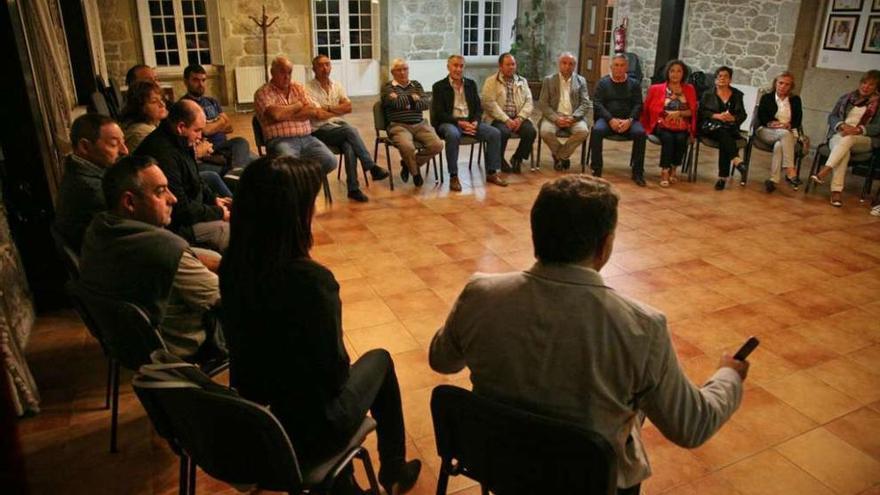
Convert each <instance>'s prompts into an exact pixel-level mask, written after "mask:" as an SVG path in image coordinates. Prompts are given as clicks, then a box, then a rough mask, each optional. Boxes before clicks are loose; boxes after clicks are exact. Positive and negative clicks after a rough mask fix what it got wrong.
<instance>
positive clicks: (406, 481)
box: [379, 459, 422, 495]
mask: <svg viewBox="0 0 880 495" xmlns="http://www.w3.org/2000/svg"><path fill="white" fill-rule="evenodd" d="M421 470H422V461H420V460H418V459H413V460H411V461H409V462H407V463H405V464H404V465H403V466H401V467H400V468H399V469H398V470H397V472H396V473H388V471H385V470H382V469H380V470H379V484H380V485H382V488H384V489H385V491H386V492H387V493H388V495H403V494H404V493H407V492H409V491H410V490H412V488H413V486H415V484H416V481H418V479H419V472H421Z"/></svg>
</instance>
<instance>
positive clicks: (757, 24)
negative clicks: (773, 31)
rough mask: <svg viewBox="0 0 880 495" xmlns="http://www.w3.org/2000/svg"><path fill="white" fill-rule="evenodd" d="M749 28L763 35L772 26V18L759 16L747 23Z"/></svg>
mask: <svg viewBox="0 0 880 495" xmlns="http://www.w3.org/2000/svg"><path fill="white" fill-rule="evenodd" d="M749 25H750V27H751V28H752V29H754V30H755V31H758V32H759V33H764V32H767V31H769V30H770V28H771V26H772V25H773V18H771V17H770V16H767V15H759V16H756V17H755V18H753V19H752V22H751V23H749Z"/></svg>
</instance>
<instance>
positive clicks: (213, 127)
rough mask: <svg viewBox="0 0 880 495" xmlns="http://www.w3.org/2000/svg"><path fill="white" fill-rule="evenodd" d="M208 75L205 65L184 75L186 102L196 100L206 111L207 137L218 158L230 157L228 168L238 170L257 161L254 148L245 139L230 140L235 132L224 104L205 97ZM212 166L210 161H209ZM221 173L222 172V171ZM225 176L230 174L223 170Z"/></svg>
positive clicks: (185, 71)
mask: <svg viewBox="0 0 880 495" xmlns="http://www.w3.org/2000/svg"><path fill="white" fill-rule="evenodd" d="M207 79H208V74H207V72H206V71H205V68H204V67H202V66H201V65H196V64H194V65H190V66H188V67H187V68H186V69H184V71H183V82H184V84H186V95H184V96H183V98H184V99H187V100H192V101H194V102H196V103H198V104H199V106H200V107H202V110H204V111H205V118H206V119H207V121H208V123H207V125H206V126H205V130H204V137H205V139H206V140H208V141H210V142H211V144H212V145H213V147H214V154H215V155H217V154H221V155H224V156H227V155H228V156H229V163H228V165H229V166H231V167H233V168H237V167H244V166H246V165H247V164H248V163H250V162H251V160H254V159H255V158H256V157H255V156H253V155H251V150H250V145H248V142H247V140H246V139H244V138H241V137H234V138H231V139H230V138H227V137H226V134H228V133H230V132H232V122H231V121H230V120H229V116H228V115H226V113H225V112H224V111H223V107H222V106H220V102H219V101H217V100H216V99H214V98H211V97H210V96H205V81H206V80H207ZM206 161H208V162H211V161H210V160H206ZM218 172H220V171H218ZM223 172H226V171H225V170H223Z"/></svg>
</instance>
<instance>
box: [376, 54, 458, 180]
mask: <svg viewBox="0 0 880 495" xmlns="http://www.w3.org/2000/svg"><path fill="white" fill-rule="evenodd" d="M391 75H392V77H393V79H392V80H391V81H389V82H387V83H385V85H384V86H382V110H383V111H384V112H385V118H386V120H387V121H388V129H387V131H388V136H389V137H390V138H391V141H392V142H393V143H394V146H396V147H397V149H398V150H400V155H401V156H402V157H403V160H402V163H401V171H400V178H401V179H403V181H404V182H406V181H407V180H409V176H410V174H412V176H413V184H415V186H416V187H421V185H422V184H423V183H424V180H423V179H422V176H421V174H420V173H419V167H420V166H422V165H424V164H425V163H427V162H428V160H430V159H431V158H433V157H434V155H436V154H437V153H440V151H441V150H442V149H443V141H441V140H440V138H439V137H438V136H437V133H436V132H434V128H433V127H431V125H430V124H428V123H427V122H425V119H424V118H423V116H422V112H423V111H425V110H428V109H429V108H430V107H431V100H430V98H428V97H427V96H426V95H425V92H424V90H423V89H422V85H421V84H419V82H418V81H410V80H409V65H408V64H407V63H406V60H403V59H400V58H396V59H394V60H392V61H391ZM416 144H418V145H421V149H418V150H417V149H416Z"/></svg>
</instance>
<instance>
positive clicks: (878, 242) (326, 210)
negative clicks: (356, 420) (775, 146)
mask: <svg viewBox="0 0 880 495" xmlns="http://www.w3.org/2000/svg"><path fill="white" fill-rule="evenodd" d="M369 104H370V102H369V101H358V102H357V103H356V112H355V115H354V116H352V118H351V121H352V122H354V123H355V124H356V125H358V127H359V128H360V129H361V133H362V135H363V136H364V137H365V138H366V141H367V143H368V146H370V147H371V146H372V138H373V135H374V134H373V129H372V121H371V118H370V114H369ZM235 124H236V128H237V130H238V131H239V132H241V134H242V135H245V136H248V135H249V134H250V115H249V114H242V115H237V116H235ZM248 137H249V136H248ZM628 152H629V147H628V145H626V144H625V143H624V144H623V145H620V144H618V143H608V150H607V152H606V156H608V159H607V162H606V168H607V172H606V176H607V177H608V178H610V180H611V181H612V182H614V183H615V184H617V185H618V187H619V190H620V192H621V194H622V202H621V206H620V210H621V216H620V225H619V227H618V236H617V244H616V248H615V253H614V256H613V257H612V259H611V262H610V264H609V265H608V266H607V267H606V268H605V269H604V271H603V275H604V276H605V277H606V280H607V282H608V283H609V284H610V285H611V286H613V287H615V288H617V289H618V290H620V291H622V292H624V293H626V294H629V295H631V296H634V297H638V298H640V299H642V300H643V301H645V302H647V303H650V304H652V305H654V306H656V307H658V308H659V309H661V310H663V311H664V312H665V313H666V314H667V315H668V316H669V322H670V329H671V331H672V333H673V339H674V342H675V345H676V346H677V348H678V352H679V356H680V359H681V362H682V365H683V366H684V368H685V370H686V372H687V373H688V375H689V376H690V377H691V378H692V379H693V380H694V381H696V382H699V381H701V380H704V379H706V378H707V377H708V376H709V374H710V373H711V372H712V371H713V369H714V367H715V366H716V363H717V359H718V356H719V355H720V353H721V352H722V350H732V349H734V348H735V347H737V346H738V345H739V343H740V342H742V341H743V340H744V339H745V338H746V337H747V336H749V335H751V334H756V335H759V336H760V337H761V339H762V341H763V344H762V345H761V347H759V349H758V350H757V351H756V353H755V354H754V355H753V358H752V369H751V374H750V377H749V380H748V382H747V387H748V389H747V392H746V395H745V401H744V404H743V407H742V408H741V410H740V411H739V412H738V413H737V414H736V415H735V416H734V417H733V420H732V421H731V422H730V423H728V424H727V425H726V426H725V427H724V428H723V429H722V430H721V432H720V433H719V434H718V435H717V436H716V437H715V438H713V439H712V440H710V441H709V442H708V443H707V444H706V445H704V446H702V447H700V448H698V449H694V450H685V449H681V448H678V447H675V446H674V445H672V444H671V443H669V442H668V441H667V440H665V439H664V438H663V437H662V436H661V435H660V434H659V433H658V432H657V431H656V429H654V428H652V427H648V429H647V431H646V437H647V438H648V443H649V454H650V457H651V460H652V464H653V469H654V476H653V477H652V478H651V479H650V480H649V481H648V482H647V483H646V484H645V485H644V490H643V493H647V494H658V493H667V494H675V495H682V494H697V493H699V494H814V493H815V494H833V493H837V494H880V440H878V439H880V371H878V363H880V219H877V218H874V217H871V216H869V215H868V210H867V208H866V206H865V205H861V204H859V203H858V201H857V198H856V197H855V194H856V191H857V190H858V187H859V186H860V185H861V179H855V178H853V180H851V181H850V183H849V186H850V187H849V189H848V191H847V193H846V195H845V198H844V199H845V203H846V204H845V207H844V208H842V209H834V208H831V207H830V206H829V205H828V200H827V196H828V192H827V190H826V189H822V190H820V191H819V192H818V193H817V194H810V195H808V196H805V195H804V194H803V192H798V193H793V192H791V191H789V190H788V189H787V188H786V187H780V190H779V191H777V192H776V193H775V194H773V195H767V194H766V193H764V192H763V190H762V185H761V184H762V182H763V180H764V179H765V178H766V175H767V162H768V160H767V154H765V153H762V152H756V153H755V159H754V160H753V163H754V165H753V174H752V176H753V178H752V180H751V182H750V183H749V184H748V186H747V187H745V188H741V187H739V186H734V187H732V188H731V189H728V190H726V191H723V192H716V191H714V190H712V177H711V171H712V169H713V168H714V164H713V160H714V159H715V156H716V155H714V153H711V152H706V153H704V154H703V164H702V167H701V172H702V174H701V180H700V181H699V182H698V183H696V184H688V183H679V184H677V185H676V186H675V187H672V188H670V189H661V188H660V187H658V185H657V182H658V177H657V175H658V174H657V169H656V167H655V165H654V164H656V163H657V157H658V149H657V147H655V146H652V145H649V146H648V157H647V160H646V163H648V164H650V165H649V167H648V170H649V185H648V187H647V188H644V189H641V188H637V187H635V186H634V185H633V184H632V183H631V182H630V181H629V180H627V175H626V170H625V169H624V168H625V164H626V162H627V160H628ZM393 155H394V156H395V157H396V156H397V154H396V152H395V153H393ZM546 155H547V154H546V152H545V153H544V156H545V157H546ZM465 159H466V154H465V153H462V161H464V160H465ZM546 159H547V158H545V160H546ZM380 160H381V163H382V164H383V165H384V164H385V161H384V152H381V153H380ZM394 162H395V169H396V170H397V167H398V166H397V159H396V158H395V159H394ZM461 168H462V177H461V178H462V182H463V184H464V187H465V189H464V191H463V192H462V193H453V194H450V193H449V191H448V189H447V186H446V185H445V184H444V185H442V186H441V185H435V184H434V182H433V179H429V180H428V181H427V183H426V185H425V187H423V188H422V189H421V190H418V191H416V190H414V189H413V187H412V185H411V184H401V183H400V182H399V180H398V181H397V189H396V190H395V191H394V192H393V193H392V192H391V191H390V190H389V187H388V183H387V181H386V182H384V183H381V184H371V185H370V187H369V189H365V191H366V192H367V194H368V195H369V196H370V198H371V201H370V202H369V203H367V204H350V203H347V201H346V199H345V189H344V186H343V185H342V184H339V183H337V182H336V180H335V179H332V181H331V184H332V185H333V193H334V203H333V205H332V206H328V205H326V204H325V203H324V201H323V199H320V198H319V213H318V217H317V221H316V225H315V234H316V235H315V239H316V247H315V249H314V256H315V257H316V258H317V259H318V260H320V261H321V262H323V263H325V264H326V265H327V266H329V267H330V268H331V269H332V270H333V272H334V273H335V274H336V277H337V279H339V281H340V285H341V288H342V289H341V290H342V299H343V311H344V315H343V317H344V328H345V340H346V345H347V347H348V349H349V351H350V352H351V354H352V355H353V357H356V356H357V355H358V354H359V353H362V352H364V351H366V350H368V349H371V348H374V347H380V346H381V347H385V348H387V349H388V350H390V351H391V352H392V353H393V354H394V359H395V362H396V365H397V370H398V373H399V375H400V384H401V388H402V389H403V401H404V404H403V405H404V412H405V414H406V422H407V433H408V436H409V450H410V452H411V454H412V455H413V456H418V457H421V458H422V459H423V460H424V461H426V468H425V469H424V471H423V474H422V476H421V478H420V481H419V485H418V488H417V490H416V491H415V493H418V494H429V493H434V490H435V483H436V478H437V469H438V459H437V457H436V453H435V450H434V444H433V437H432V426H431V419H430V414H429V407H428V398H429V396H430V391H431V388H432V387H434V386H435V385H437V384H439V383H450V382H451V383H456V384H459V385H462V386H467V384H468V379H467V374H466V373H461V374H459V375H456V376H441V375H437V374H435V373H433V372H432V371H431V370H430V369H429V368H428V365H427V357H426V349H427V346H428V343H429V342H430V338H431V336H432V335H433V333H434V331H435V330H436V329H437V327H438V326H439V325H440V324H441V323H442V321H443V319H444V317H445V316H446V314H447V311H448V310H449V307H450V305H451V303H452V302H453V301H454V299H455V297H456V295H457V294H458V292H459V290H460V289H461V287H462V285H463V284H464V282H465V281H466V280H467V278H468V277H469V275H470V274H471V273H472V272H474V271H477V270H480V271H490V272H500V271H508V270H514V269H521V268H524V267H527V266H529V265H530V264H531V263H532V262H533V259H532V249H531V246H530V237H529V222H528V212H529V208H530V206H531V203H532V201H533V199H534V197H535V194H536V192H537V190H538V188H539V186H540V185H541V184H542V183H543V182H545V181H546V180H548V179H550V178H552V177H555V176H556V175H557V174H556V173H555V172H552V170H548V164H547V163H545V164H544V169H543V170H542V171H541V172H540V173H528V172H526V173H524V174H523V175H521V176H511V177H509V179H510V181H511V183H512V184H511V186H510V187H508V188H506V189H501V188H498V187H496V186H491V187H486V186H485V185H484V176H483V174H482V172H481V171H478V170H477V169H476V168H475V169H474V172H473V175H471V174H470V173H468V172H467V168H466V165H465V164H462V166H461ZM805 175H806V171H804V172H803V173H802V176H805ZM28 358H29V360H30V362H31V364H32V366H33V370H34V373H35V375H36V378H37V381H38V383H39V384H40V386H41V390H42V394H43V412H42V413H41V414H40V415H38V416H36V417H33V418H28V419H25V420H22V421H21V423H20V431H21V433H22V435H23V443H24V447H25V450H26V455H27V458H26V460H27V464H28V472H29V476H30V481H31V483H32V486H33V488H34V492H35V493H53V494H55V493H65V494H69V493H90V494H91V493H137V494H141V493H143V494H149V493H157V494H159V493H161V494H166V493H167V494H171V493H176V480H177V467H176V463H175V458H174V456H173V455H172V454H171V453H170V452H169V450H168V448H167V446H166V445H165V444H164V443H163V441H161V440H160V439H158V438H157V437H156V436H155V434H153V433H152V429H151V426H150V424H149V422H148V420H147V418H146V416H145V415H144V412H143V410H142V408H141V406H140V404H139V403H138V402H137V400H136V398H135V397H134V395H133V393H132V391H131V388H130V387H129V386H127V385H126V386H124V387H123V389H122V398H121V400H122V411H121V418H120V419H121V422H120V428H119V432H120V450H121V452H120V453H118V454H114V455H111V454H108V453H107V440H108V426H109V416H108V412H107V411H105V410H103V409H102V406H103V385H104V379H105V363H104V361H103V359H102V356H101V352H100V349H99V347H98V345H97V344H96V343H95V342H94V341H93V340H92V339H91V338H90V337H89V336H88V334H87V332H86V331H85V329H84V328H83V326H82V325H81V324H80V322H79V321H78V319H77V318H76V317H75V315H73V313H72V312H70V311H62V312H58V313H54V314H46V315H42V316H41V317H40V319H39V321H38V324H37V328H36V330H35V333H34V337H33V340H32V342H31V344H30V347H29V348H28ZM126 376H129V375H126ZM218 433H220V432H218ZM371 445H373V443H372V441H371ZM374 459H375V454H374ZM0 491H2V490H0ZM453 491H457V492H458V493H462V494H476V493H479V490H478V489H477V488H476V487H475V486H473V484H472V483H470V482H469V481H467V480H462V479H454V480H453V482H452V483H451V490H450V492H453ZM218 492H223V493H235V492H234V491H233V490H232V489H231V488H229V487H228V486H226V485H224V484H223V483H220V482H217V481H214V480H211V479H210V478H209V477H207V476H206V475H204V473H202V474H200V476H199V493H218Z"/></svg>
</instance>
